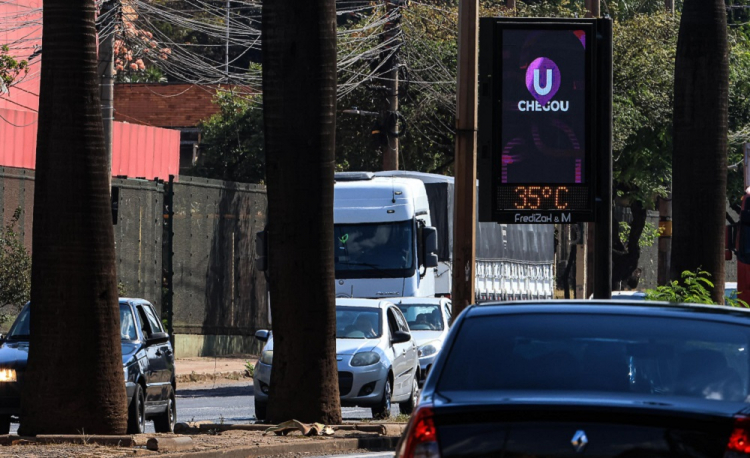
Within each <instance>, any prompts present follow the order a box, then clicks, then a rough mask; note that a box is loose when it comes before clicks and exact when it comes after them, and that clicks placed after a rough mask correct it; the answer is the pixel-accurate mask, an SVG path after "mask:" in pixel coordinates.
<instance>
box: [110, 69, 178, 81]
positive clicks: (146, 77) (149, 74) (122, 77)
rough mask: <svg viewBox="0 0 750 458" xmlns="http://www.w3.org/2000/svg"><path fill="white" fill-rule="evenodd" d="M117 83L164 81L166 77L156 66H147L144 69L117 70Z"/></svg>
mask: <svg viewBox="0 0 750 458" xmlns="http://www.w3.org/2000/svg"><path fill="white" fill-rule="evenodd" d="M115 79H116V81H117V82H118V83H166V82H167V77H166V76H165V75H164V72H162V71H161V70H160V69H159V68H158V67H154V66H153V65H152V66H147V67H146V69H145V70H139V71H131V72H127V71H119V72H117V75H116V76H115Z"/></svg>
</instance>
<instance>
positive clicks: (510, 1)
mask: <svg viewBox="0 0 750 458" xmlns="http://www.w3.org/2000/svg"><path fill="white" fill-rule="evenodd" d="M505 6H506V7H507V8H508V9H510V10H515V9H516V0H505Z"/></svg>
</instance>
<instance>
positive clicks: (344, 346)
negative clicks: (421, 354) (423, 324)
mask: <svg viewBox="0 0 750 458" xmlns="http://www.w3.org/2000/svg"><path fill="white" fill-rule="evenodd" d="M255 337H256V338H257V339H258V340H261V341H265V342H266V344H265V345H264V347H263V351H262V354H261V357H260V359H259V360H258V363H257V364H256V365H255V372H254V374H253V388H254V396H255V417H256V418H257V419H258V420H264V419H265V418H266V409H267V406H268V391H269V384H270V383H271V368H272V363H273V336H272V334H271V333H270V332H269V331H266V330H260V331H257V332H256V333H255ZM336 360H337V361H338V376H339V392H340V394H341V406H342V407H370V408H371V409H372V416H373V418H387V417H388V416H389V415H390V412H391V402H397V403H399V410H400V411H401V412H402V413H406V414H410V413H411V411H412V410H413V409H414V407H415V406H416V404H417V398H418V395H419V388H418V381H419V377H420V376H419V360H418V357H417V345H416V343H415V342H414V340H413V339H412V337H411V334H410V332H409V326H408V324H407V323H406V319H405V318H404V315H403V314H402V313H401V311H400V310H399V308H398V307H396V306H395V305H394V304H393V303H392V302H388V301H380V300H374V299H345V298H338V299H336Z"/></svg>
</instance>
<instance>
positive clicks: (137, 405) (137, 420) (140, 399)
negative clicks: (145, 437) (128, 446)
mask: <svg viewBox="0 0 750 458" xmlns="http://www.w3.org/2000/svg"><path fill="white" fill-rule="evenodd" d="M144 432H146V396H145V395H144V394H143V388H141V385H139V384H137V383H136V384H135V391H134V392H133V399H132V400H131V401H130V407H128V434H143V433H144Z"/></svg>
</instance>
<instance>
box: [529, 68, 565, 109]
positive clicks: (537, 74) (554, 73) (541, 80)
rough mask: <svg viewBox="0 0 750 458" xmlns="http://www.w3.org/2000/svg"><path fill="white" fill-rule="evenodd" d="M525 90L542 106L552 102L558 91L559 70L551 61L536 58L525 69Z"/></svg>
mask: <svg viewBox="0 0 750 458" xmlns="http://www.w3.org/2000/svg"><path fill="white" fill-rule="evenodd" d="M526 88H527V89H528V90H529V92H530V93H531V95H532V96H534V98H535V99H536V100H537V102H539V103H540V104H542V105H546V104H547V102H549V101H550V100H552V97H554V96H555V94H557V91H558V89H560V69H559V68H558V67H557V64H555V63H554V62H553V61H552V59H548V58H546V57H538V58H536V59H534V61H533V62H531V64H529V67H528V69H526Z"/></svg>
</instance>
